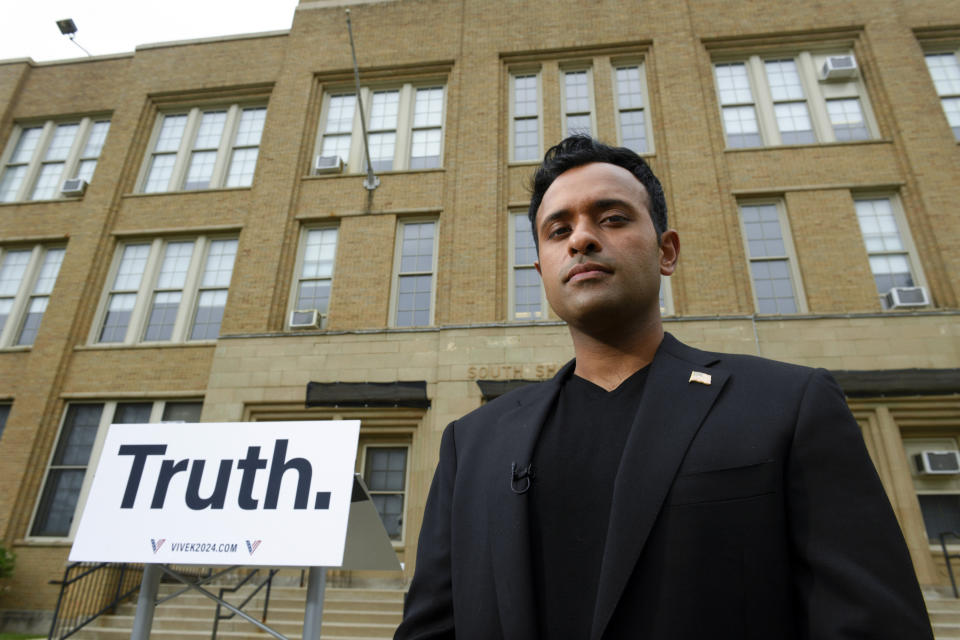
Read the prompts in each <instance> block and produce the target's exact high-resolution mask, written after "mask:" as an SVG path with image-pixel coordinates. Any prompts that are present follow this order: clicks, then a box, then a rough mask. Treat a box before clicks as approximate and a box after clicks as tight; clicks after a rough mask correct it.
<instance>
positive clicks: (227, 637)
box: [71, 625, 396, 640]
mask: <svg viewBox="0 0 960 640" xmlns="http://www.w3.org/2000/svg"><path fill="white" fill-rule="evenodd" d="M394 629H396V626H392V627H390V628H388V629H387V628H385V629H381V630H378V632H377V633H376V634H374V635H361V634H360V633H354V632H353V631H351V630H346V633H344V632H343V631H344V630H341V629H334V628H328V627H327V625H323V628H322V629H321V632H320V634H321V635H320V637H321V640H384V638H391V637H393V631H394ZM284 635H286V636H287V638H289V640H301V639H302V635H301V634H300V632H299V631H297V632H291V633H289V634H287V633H284ZM71 637H72V638H76V640H128V639H129V638H130V630H129V629H110V628H106V627H92V628H91V627H86V628H84V629H83V630H81V631H79V632H78V633H76V634H75V635H73V636H71ZM209 638H210V630H209V629H207V630H204V631H191V630H173V631H171V630H161V629H153V630H152V631H151V632H150V640H208V639H209ZM217 638H218V640H265V639H267V638H270V636H269V635H267V634H266V633H264V632H262V631H260V630H257V629H255V628H254V627H251V630H249V631H220V632H218V633H217Z"/></svg>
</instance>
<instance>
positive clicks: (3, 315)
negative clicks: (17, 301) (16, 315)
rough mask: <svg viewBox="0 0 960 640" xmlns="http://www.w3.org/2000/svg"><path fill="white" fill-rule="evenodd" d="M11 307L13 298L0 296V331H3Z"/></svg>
mask: <svg viewBox="0 0 960 640" xmlns="http://www.w3.org/2000/svg"><path fill="white" fill-rule="evenodd" d="M12 309H13V298H0V331H3V327H4V325H6V324H7V318H9V317H10V311H11V310H12Z"/></svg>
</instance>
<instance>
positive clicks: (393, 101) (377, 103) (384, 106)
mask: <svg viewBox="0 0 960 640" xmlns="http://www.w3.org/2000/svg"><path fill="white" fill-rule="evenodd" d="M399 108H400V92H399V91H374V92H373V101H372V104H371V107H370V129H371V130H374V131H376V130H383V129H387V130H395V129H396V128H397V115H398V113H399ZM371 153H372V151H371ZM374 157H376V156H374Z"/></svg>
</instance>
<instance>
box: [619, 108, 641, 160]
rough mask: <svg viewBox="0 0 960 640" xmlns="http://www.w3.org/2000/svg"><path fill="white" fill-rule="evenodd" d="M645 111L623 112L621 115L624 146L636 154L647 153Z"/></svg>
mask: <svg viewBox="0 0 960 640" xmlns="http://www.w3.org/2000/svg"><path fill="white" fill-rule="evenodd" d="M644 120H645V118H644V114H643V111H623V112H621V113H620V136H621V138H622V144H623V146H625V147H627V148H628V149H630V150H632V151H633V152H634V153H645V152H646V151H647V127H646V123H645V122H644Z"/></svg>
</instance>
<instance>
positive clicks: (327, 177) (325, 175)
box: [303, 167, 447, 180]
mask: <svg viewBox="0 0 960 640" xmlns="http://www.w3.org/2000/svg"><path fill="white" fill-rule="evenodd" d="M446 170H447V169H446V167H434V168H432V169H397V170H396V171H375V172H374V174H375V175H376V176H378V177H379V176H404V175H416V174H422V173H444V172H445V171H446ZM366 177H367V174H366V173H356V172H347V171H343V172H342V173H321V174H320V175H306V176H303V179H304V180H336V179H337V178H366Z"/></svg>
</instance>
